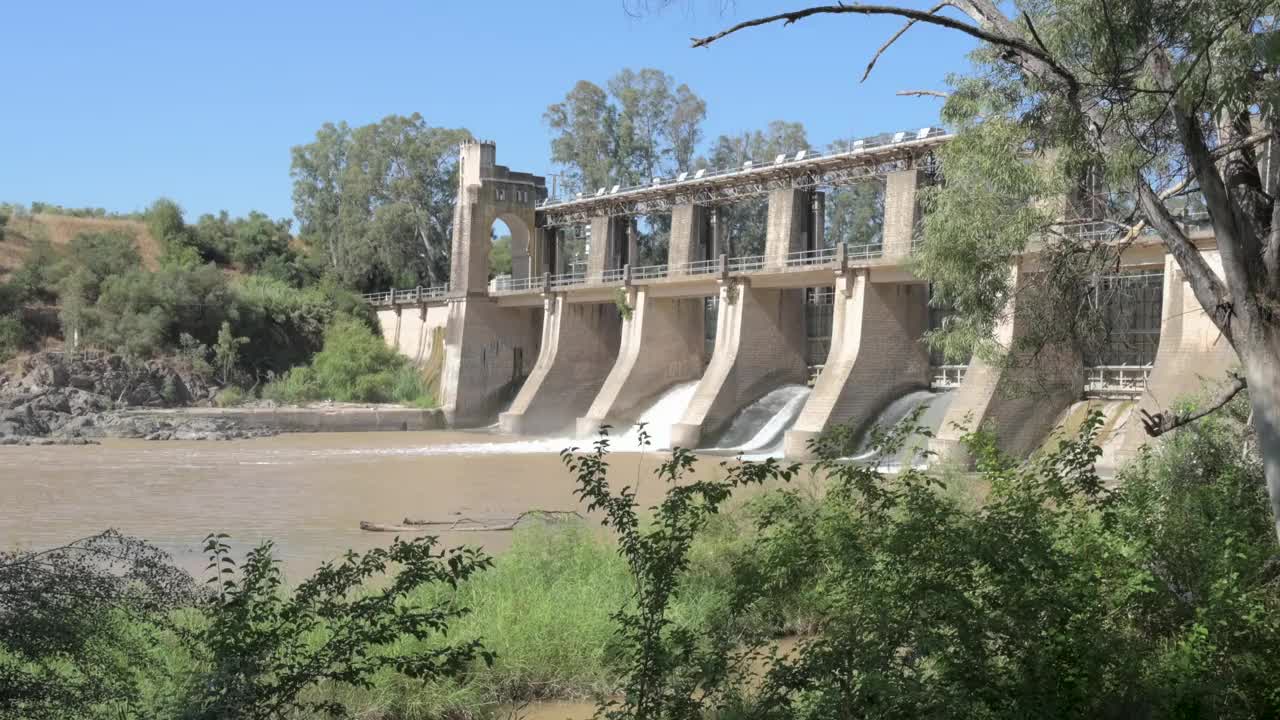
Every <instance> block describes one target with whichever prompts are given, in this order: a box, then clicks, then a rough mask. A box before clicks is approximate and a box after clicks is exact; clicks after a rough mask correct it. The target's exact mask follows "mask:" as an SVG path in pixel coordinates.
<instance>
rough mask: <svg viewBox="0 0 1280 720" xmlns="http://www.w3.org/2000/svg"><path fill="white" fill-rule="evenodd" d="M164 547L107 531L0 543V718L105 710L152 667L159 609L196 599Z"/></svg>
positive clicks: (131, 699) (105, 713)
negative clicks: (23, 546)
mask: <svg viewBox="0 0 1280 720" xmlns="http://www.w3.org/2000/svg"><path fill="white" fill-rule="evenodd" d="M195 597H196V595H195V590H194V586H193V584H192V581H191V577H190V576H189V575H187V574H186V573H185V572H182V571H181V570H178V569H177V568H174V567H173V566H172V565H171V564H170V563H169V558H168V556H167V555H165V554H164V553H162V552H160V551H158V550H156V549H155V548H153V547H151V546H150V545H148V544H146V543H145V542H143V541H141V540H137V539H135V538H130V537H125V536H122V535H120V534H119V533H116V532H114V531H108V532H105V533H101V534H98V535H94V536H91V537H88V538H84V539H81V540H77V541H75V542H72V543H69V544H67V545H64V546H61V547H56V548H52V549H49V550H43V551H19V552H0V717H2V718H27V719H32V720H34V719H39V718H51V719H52V718H68V717H110V716H113V715H117V711H118V708H121V707H124V708H127V707H129V706H134V705H136V704H137V702H138V699H139V697H140V686H139V683H140V680H141V678H142V676H143V675H144V674H145V673H146V672H147V671H152V672H158V671H160V670H162V669H163V668H162V667H157V661H156V659H155V657H154V655H153V654H152V653H151V652H150V650H151V648H153V647H155V646H156V644H157V638H158V633H159V626H160V624H161V623H162V621H163V614H164V613H166V612H168V611H170V610H172V609H174V608H177V607H182V606H187V605H190V604H191V603H192V602H194V600H195Z"/></svg>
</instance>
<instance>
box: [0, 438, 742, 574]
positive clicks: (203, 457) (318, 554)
mask: <svg viewBox="0 0 1280 720" xmlns="http://www.w3.org/2000/svg"><path fill="white" fill-rule="evenodd" d="M570 444H578V445H585V444H586V442H584V441H579V442H576V443H571V442H569V441H567V440H565V439H558V440H522V439H519V438H512V437H507V436H503V435H499V434H496V433H486V432H454V431H432V432H408V433H322V434H311V435H281V436H279V437H274V438H264V439H259V440H240V441H231V442H145V441H140V440H113V441H107V442H105V443H104V444H103V445H101V446H96V447H95V446H88V447H0V547H5V548H13V547H15V546H23V547H47V546H50V545H53V544H56V543H61V542H66V541H68V540H72V539H75V538H78V537H83V536H86V535H91V534H93V533H95V532H98V531H100V530H102V529H104V528H107V527H115V528H119V529H120V530H121V531H123V532H126V533H128V534H131V535H138V536H141V537H145V538H147V539H149V540H151V541H152V542H155V543H156V544H158V545H160V546H161V547H163V548H164V549H166V550H168V551H169V552H171V553H173V555H174V556H175V558H176V559H177V560H178V562H179V563H180V564H182V565H183V566H184V567H187V568H188V569H190V570H192V571H201V570H202V569H203V567H204V558H203V556H202V555H201V554H200V547H201V545H200V540H201V539H202V538H203V537H204V535H205V534H206V533H208V532H213V531H216V532H226V533H229V534H230V535H231V536H232V540H233V541H235V543H236V545H235V548H236V550H237V552H242V551H243V550H246V549H248V547H250V546H251V545H253V544H256V543H258V542H261V541H262V540H265V539H273V540H274V541H275V542H276V545H277V549H278V553H277V555H278V557H279V558H280V559H281V560H282V561H283V563H284V566H285V569H286V571H287V572H288V573H289V574H290V576H291V577H294V578H297V577H299V575H300V574H302V573H309V572H310V571H311V570H312V569H314V568H315V566H316V565H317V564H319V563H320V562H323V561H324V560H328V559H332V558H335V557H337V556H338V555H339V554H341V553H342V552H343V551H345V550H347V549H348V548H354V549H356V550H363V549H366V548H370V547H375V546H379V545H385V544H386V543H388V542H390V540H391V535H389V534H384V533H367V532H363V531H361V530H360V529H359V522H360V521H361V520H371V521H374V522H383V523H397V522H399V521H400V520H401V519H402V518H404V517H406V516H409V517H415V518H432V519H435V518H445V517H448V516H449V515H450V514H451V513H463V514H467V513H472V514H477V515H479V514H483V515H489V516H498V515H503V516H514V515H516V514H518V513H520V512H523V511H525V510H529V509H531V508H538V509H546V510H577V509H579V508H578V506H577V503H576V501H575V500H574V498H573V494H572V489H573V478H572V477H570V475H569V473H568V472H567V471H566V470H565V469H564V467H563V465H562V464H561V462H560V458H559V457H558V455H557V454H556V452H557V451H559V450H560V449H562V448H564V447H565V446H567V445H570ZM661 459H662V457H661V454H660V453H656V452H650V453H646V454H644V455H640V454H625V453H619V454H617V455H615V456H614V457H613V458H611V460H610V464H611V466H612V467H613V468H614V470H615V471H616V472H622V473H625V474H626V476H627V478H628V480H630V481H634V479H635V478H636V477H642V478H645V479H647V478H649V477H651V472H652V469H653V468H655V467H656V466H657V465H658V463H659V462H661ZM703 465H705V466H706V468H705V471H706V472H715V471H717V468H716V466H715V464H713V463H704V464H703ZM662 491H663V488H662V486H661V484H660V483H658V482H657V481H653V482H641V483H640V493H641V497H640V502H641V503H642V504H643V505H646V506H647V505H651V504H653V503H654V502H655V501H657V500H658V499H660V497H661V493H662ZM440 535H441V537H442V540H443V542H445V543H447V544H450V545H455V544H463V543H466V544H478V545H483V546H484V547H485V548H486V549H488V550H490V551H491V552H501V551H502V550H504V549H505V548H506V547H507V546H508V545H509V544H510V542H511V533H509V532H479V533H452V534H451V533H448V532H441V533H440Z"/></svg>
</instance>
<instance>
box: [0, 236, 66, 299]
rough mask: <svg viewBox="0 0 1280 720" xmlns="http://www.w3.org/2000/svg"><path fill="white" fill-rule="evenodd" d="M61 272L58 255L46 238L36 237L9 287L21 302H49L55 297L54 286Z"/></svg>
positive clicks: (14, 272)
mask: <svg viewBox="0 0 1280 720" xmlns="http://www.w3.org/2000/svg"><path fill="white" fill-rule="evenodd" d="M60 271H61V268H60V262H59V258H58V254H57V253H56V252H55V251H54V249H53V245H52V244H51V243H50V242H49V240H48V239H47V238H43V237H37V238H35V239H34V240H32V241H31V248H30V249H29V250H28V251H27V254H26V256H25V257H24V258H23V259H22V265H20V266H18V268H17V269H16V270H14V271H13V275H12V276H10V278H9V287H10V288H11V290H12V291H13V292H14V293H15V294H16V295H17V297H18V298H19V299H20V301H21V302H24V303H28V302H50V301H52V300H54V298H55V297H56V295H57V293H56V286H57V281H58V277H59V273H60Z"/></svg>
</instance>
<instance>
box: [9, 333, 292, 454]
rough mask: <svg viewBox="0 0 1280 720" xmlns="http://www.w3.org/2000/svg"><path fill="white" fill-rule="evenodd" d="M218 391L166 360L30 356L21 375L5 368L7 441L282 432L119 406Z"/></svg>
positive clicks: (178, 402) (173, 402)
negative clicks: (136, 411)
mask: <svg viewBox="0 0 1280 720" xmlns="http://www.w3.org/2000/svg"><path fill="white" fill-rule="evenodd" d="M214 390H215V389H214V388H212V387H210V386H209V384H208V382H207V381H206V380H205V379H204V378H202V377H200V376H198V375H195V374H192V373H190V372H184V371H182V370H181V369H180V368H175V367H173V366H172V365H170V364H166V363H164V362H160V361H148V362H134V363H131V362H127V361H125V360H124V359H123V358H120V357H115V356H112V357H102V358H97V359H84V358H71V359H68V358H67V357H66V356H64V355H62V354H61V353H42V354H39V355H34V356H32V357H31V358H28V359H27V360H26V361H25V362H24V363H23V366H22V368H21V371H20V373H19V374H18V375H16V376H14V377H9V376H5V375H3V374H0V440H3V442H4V444H8V445H14V444H19V445H29V444H32V443H39V444H58V443H62V444H85V443H91V442H93V440H91V439H90V438H96V437H129V438H145V439H155V440H168V439H182V440H229V439H237V438H252V437H262V436H264V435H273V434H275V433H274V432H272V431H268V430H262V429H246V428H240V427H237V426H236V425H235V423H234V421H232V420H228V419H223V418H207V417H203V418H202V417H184V416H183V415H181V414H171V415H166V416H165V417H164V418H154V417H150V418H149V417H137V416H124V415H122V414H121V412H120V411H122V410H127V409H130V408H168V407H183V406H188V405H193V404H197V403H203V402H209V401H210V400H211V398H212V397H213V393H214Z"/></svg>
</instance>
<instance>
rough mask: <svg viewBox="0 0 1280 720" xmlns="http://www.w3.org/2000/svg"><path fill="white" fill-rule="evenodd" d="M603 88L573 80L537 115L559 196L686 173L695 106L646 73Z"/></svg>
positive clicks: (695, 133) (684, 92)
mask: <svg viewBox="0 0 1280 720" xmlns="http://www.w3.org/2000/svg"><path fill="white" fill-rule="evenodd" d="M607 85H608V91H606V90H604V89H603V88H601V87H599V86H598V85H595V84H593V83H591V82H588V81H586V80H581V81H579V82H578V83H577V84H576V85H574V87H573V89H572V90H570V91H569V93H568V94H567V95H566V96H565V98H564V100H563V101H561V102H559V103H555V104H553V105H551V106H550V107H548V108H547V111H546V113H545V114H544V115H543V119H544V120H545V121H546V123H547V125H548V127H550V128H551V130H552V131H553V133H555V135H554V136H553V137H552V140H551V158H552V160H553V161H554V162H556V163H557V164H559V165H561V166H562V167H564V168H565V170H566V173H567V177H568V183H567V185H568V188H567V189H568V190H570V191H594V190H595V189H596V188H600V187H609V186H611V185H615V184H622V185H633V184H636V183H641V182H645V181H647V180H649V179H650V178H653V177H659V176H665V177H670V176H672V175H674V174H676V173H677V172H679V171H680V170H687V169H689V168H690V166H691V165H692V161H693V153H694V151H695V149H696V148H697V145H698V142H699V140H700V139H701V137H702V121H703V119H704V118H705V117H706V110H707V109H706V103H705V102H704V101H703V100H702V98H700V97H698V95H697V94H695V93H694V92H693V91H692V90H691V89H689V87H688V86H687V85H679V86H677V85H676V84H675V81H674V79H673V78H672V77H671V76H670V75H667V74H666V73H664V72H662V71H661V70H655V69H653V68H644V69H641V70H638V71H637V70H631V69H624V70H622V71H620V72H619V73H617V74H616V75H614V76H613V77H612V78H610V79H609V82H608V83H607Z"/></svg>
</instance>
